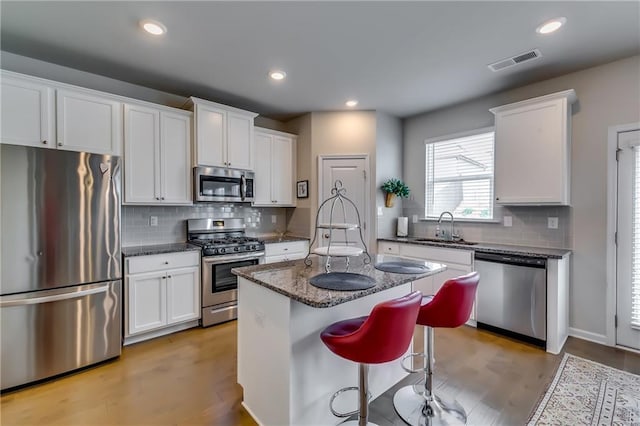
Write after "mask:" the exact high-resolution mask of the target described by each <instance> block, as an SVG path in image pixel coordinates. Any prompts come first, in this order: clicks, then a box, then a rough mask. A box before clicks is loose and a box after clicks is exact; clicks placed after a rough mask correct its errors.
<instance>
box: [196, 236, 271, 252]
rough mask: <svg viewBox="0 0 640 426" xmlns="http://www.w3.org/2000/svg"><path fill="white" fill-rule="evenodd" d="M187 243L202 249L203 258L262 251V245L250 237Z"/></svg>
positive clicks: (211, 239) (197, 240)
mask: <svg viewBox="0 0 640 426" xmlns="http://www.w3.org/2000/svg"><path fill="white" fill-rule="evenodd" d="M189 243H191V244H195V245H197V246H200V247H202V254H203V255H204V256H215V255H224V254H237V253H248V252H258V251H262V250H264V244H263V243H262V241H260V240H258V239H257V238H252V237H226V238H206V237H204V238H195V239H191V240H189Z"/></svg>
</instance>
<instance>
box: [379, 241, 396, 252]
mask: <svg viewBox="0 0 640 426" xmlns="http://www.w3.org/2000/svg"><path fill="white" fill-rule="evenodd" d="M378 253H380V254H400V244H398V243H390V242H388V241H381V242H379V243H378Z"/></svg>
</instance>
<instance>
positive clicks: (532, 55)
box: [488, 49, 542, 72]
mask: <svg viewBox="0 0 640 426" xmlns="http://www.w3.org/2000/svg"><path fill="white" fill-rule="evenodd" d="M541 57H542V53H540V51H539V50H538V49H533V50H530V51H529V52H524V53H520V54H519V55H516V56H512V57H511V58H507V59H502V60H500V61H498V62H494V63H493V64H489V65H488V67H489V68H490V69H491V71H494V72H495V71H500V70H503V69H505V68H509V67H512V66H514V65H518V64H521V63H523V62H528V61H532V60H534V59H538V58H541Z"/></svg>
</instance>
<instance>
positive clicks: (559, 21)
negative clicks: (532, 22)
mask: <svg viewBox="0 0 640 426" xmlns="http://www.w3.org/2000/svg"><path fill="white" fill-rule="evenodd" d="M566 22H567V18H565V17H560V18H553V19H550V20H548V21H546V22H543V23H542V24H540V25H539V26H538V28H536V32H537V33H538V34H550V33H552V32H554V31H557V30H559V29H560V27H561V26H563V25H564V24H565V23H566Z"/></svg>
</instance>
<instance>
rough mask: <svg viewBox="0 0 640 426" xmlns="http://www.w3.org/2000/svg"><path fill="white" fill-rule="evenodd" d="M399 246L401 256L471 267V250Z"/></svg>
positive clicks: (412, 245) (410, 245)
mask: <svg viewBox="0 0 640 426" xmlns="http://www.w3.org/2000/svg"><path fill="white" fill-rule="evenodd" d="M399 246H400V255H401V256H409V257H417V258H419V259H424V260H433V261H436V262H442V263H445V264H449V263H457V264H460V265H471V264H472V263H473V251H472V250H465V249H448V248H440V247H428V246H419V245H414V244H399Z"/></svg>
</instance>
